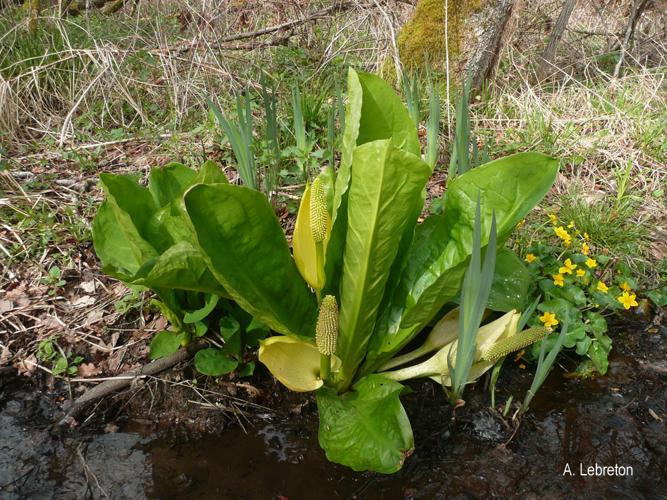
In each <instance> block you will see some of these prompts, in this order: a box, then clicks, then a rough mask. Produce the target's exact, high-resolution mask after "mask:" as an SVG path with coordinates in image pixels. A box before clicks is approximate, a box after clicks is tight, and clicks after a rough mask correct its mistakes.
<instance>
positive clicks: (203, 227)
mask: <svg viewBox="0 0 667 500" xmlns="http://www.w3.org/2000/svg"><path fill="white" fill-rule="evenodd" d="M185 207H186V210H187V213H188V215H189V217H190V221H191V222H192V226H193V227H194V230H195V232H196V236H197V241H198V243H199V246H200V247H201V249H202V251H203V255H204V258H205V260H206V262H207V264H208V266H209V268H210V269H211V271H212V272H213V274H214V276H215V277H216V279H217V280H218V281H220V283H222V284H223V286H224V287H225V289H226V290H227V292H228V293H229V295H230V296H231V297H232V298H233V299H234V300H236V302H238V304H239V305H240V306H241V307H243V308H244V309H245V310H246V311H248V312H249V313H251V314H252V315H253V316H255V317H256V318H257V319H259V320H260V321H262V322H263V323H265V324H266V325H268V326H269V327H271V328H272V329H274V330H275V331H277V332H280V333H284V334H292V335H296V336H299V337H302V338H308V337H312V336H313V335H314V330H315V321H316V317H317V302H316V300H315V296H314V295H313V294H312V293H311V292H310V290H309V289H308V286H307V285H306V283H305V282H304V281H303V279H302V278H301V276H300V274H299V271H298V270H297V268H296V265H295V264H294V261H293V260H292V256H291V254H290V251H289V247H288V246H287V241H286V240H285V235H284V234H283V230H282V228H281V227H280V224H279V222H278V219H276V216H275V214H274V213H273V209H272V208H271V205H270V204H269V202H268V201H267V199H266V197H265V196H264V195H263V194H261V193H259V192H257V191H255V190H253V189H249V188H246V187H240V186H232V185H229V184H213V185H204V184H199V185H197V186H194V187H193V188H191V189H190V190H189V191H188V192H187V193H186V195H185Z"/></svg>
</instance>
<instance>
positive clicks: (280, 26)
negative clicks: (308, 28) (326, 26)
mask: <svg viewBox="0 0 667 500" xmlns="http://www.w3.org/2000/svg"><path fill="white" fill-rule="evenodd" d="M350 6H351V3H350V2H339V3H336V4H334V5H331V6H329V7H327V8H326V9H322V10H318V11H317V12H313V13H312V14H310V15H309V16H306V17H302V18H300V19H294V20H292V21H287V22H285V23H282V24H276V25H275V26H269V27H268V28H264V29H261V30H258V31H252V32H249V33H237V34H236V35H230V36H228V37H225V38H222V39H220V40H218V43H224V42H233V41H235V40H243V39H245V38H255V37H258V36H262V35H266V34H268V33H273V32H274V31H280V30H285V29H288V28H292V27H294V26H297V25H299V24H302V23H305V22H308V21H312V20H313V19H317V18H320V17H323V16H326V15H327V14H330V13H332V12H337V11H341V10H345V9H348V8H350Z"/></svg>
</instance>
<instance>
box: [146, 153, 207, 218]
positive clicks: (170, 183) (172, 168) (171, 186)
mask: <svg viewBox="0 0 667 500" xmlns="http://www.w3.org/2000/svg"><path fill="white" fill-rule="evenodd" d="M196 177H197V172H195V171H194V170H192V169H191V168H188V167H186V166H185V165H183V164H182V163H170V164H168V165H165V166H164V167H160V168H154V169H153V170H151V173H150V174H149V176H148V190H149V191H150V192H151V195H153V199H154V200H155V203H156V205H157V206H158V207H163V206H165V205H167V204H169V203H171V202H173V201H174V200H177V199H179V198H180V197H181V196H182V195H183V193H184V192H185V190H186V189H187V188H188V186H190V184H191V183H192V181H193V180H194V179H195V178H196Z"/></svg>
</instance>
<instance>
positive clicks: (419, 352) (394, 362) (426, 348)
mask: <svg viewBox="0 0 667 500" xmlns="http://www.w3.org/2000/svg"><path fill="white" fill-rule="evenodd" d="M433 350H434V349H433V348H432V347H431V345H428V344H424V345H422V346H420V347H418V348H417V349H415V350H414V351H410V352H408V353H405V354H403V355H402V356H396V357H395V358H393V359H390V360H389V361H388V362H387V363H386V364H384V365H383V366H382V368H380V370H379V371H384V370H390V369H392V368H395V367H397V366H401V365H404V364H406V363H409V362H410V361H413V360H415V359H417V358H419V357H421V356H423V355H424V354H428V353H429V352H431V351H433Z"/></svg>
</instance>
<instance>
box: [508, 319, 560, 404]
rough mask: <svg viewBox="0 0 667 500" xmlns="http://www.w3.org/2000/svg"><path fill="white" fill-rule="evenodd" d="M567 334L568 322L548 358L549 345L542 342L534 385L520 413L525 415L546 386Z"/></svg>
mask: <svg viewBox="0 0 667 500" xmlns="http://www.w3.org/2000/svg"><path fill="white" fill-rule="evenodd" d="M567 333H568V323H567V321H566V322H565V323H564V324H563V328H562V330H561V332H560V334H559V335H558V336H557V337H556V339H555V341H554V342H553V344H552V345H551V346H550V347H549V348H548V349H549V354H547V355H546V357H545V353H546V350H547V343H546V342H541V344H540V355H539V358H538V360H537V368H536V369H535V375H534V377H533V383H532V384H531V385H530V389H528V392H527V393H526V396H525V398H524V400H523V403H522V404H521V408H520V409H519V412H520V413H525V412H526V411H527V410H528V407H529V406H530V402H531V401H532V400H533V397H534V396H535V394H537V391H539V390H540V387H542V384H544V381H545V380H546V379H547V375H549V372H550V371H551V368H552V367H553V364H554V362H555V361H556V357H557V356H558V354H559V353H560V350H561V348H562V347H563V343H564V342H565V338H566V337H567Z"/></svg>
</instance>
